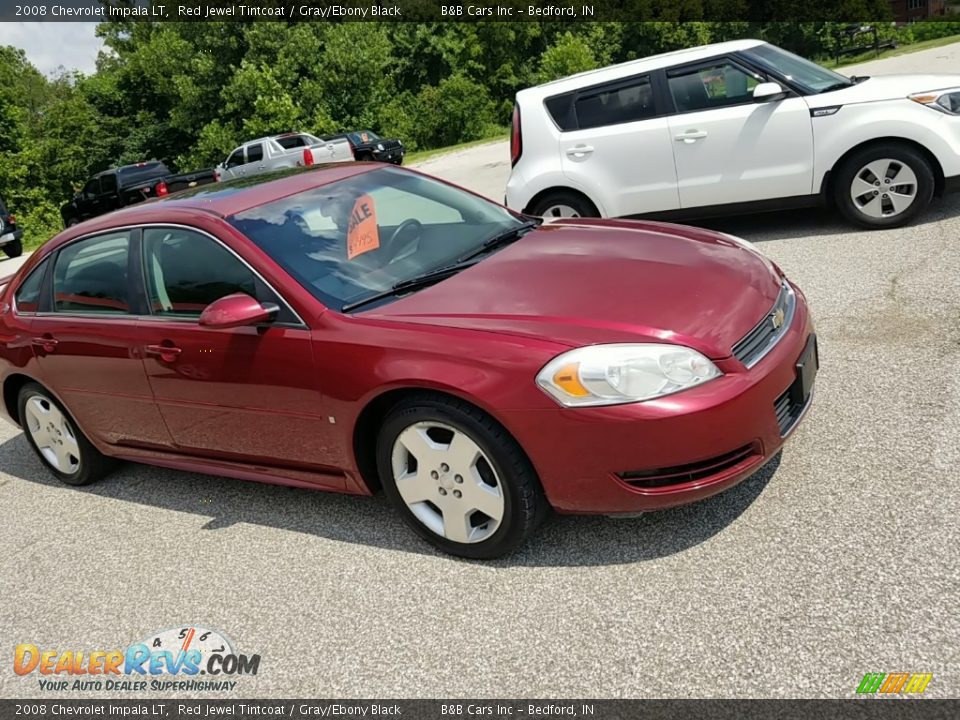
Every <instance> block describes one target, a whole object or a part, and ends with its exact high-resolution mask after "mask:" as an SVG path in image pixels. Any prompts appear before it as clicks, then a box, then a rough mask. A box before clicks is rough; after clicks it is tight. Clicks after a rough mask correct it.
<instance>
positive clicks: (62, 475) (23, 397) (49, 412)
mask: <svg viewBox="0 0 960 720" xmlns="http://www.w3.org/2000/svg"><path fill="white" fill-rule="evenodd" d="M17 406H18V408H19V413H20V425H21V426H22V427H23V430H24V433H25V434H26V436H27V440H28V441H29V442H30V447H32V448H33V450H34V452H35V453H36V454H37V456H38V457H39V458H40V460H41V461H43V464H44V465H46V466H47V468H48V469H49V470H50V471H51V472H52V473H53V474H54V475H56V476H57V478H59V479H60V480H62V481H63V482H65V483H66V484H67V485H89V484H90V483H92V482H96V481H97V480H99V479H100V478H102V477H103V476H104V475H106V474H107V473H109V472H110V470H111V469H113V462H112V461H111V460H110V459H109V458H107V457H105V456H104V455H102V454H101V453H100V452H99V451H98V450H97V449H96V448H95V447H94V446H93V445H92V444H91V443H90V441H89V440H87V438H86V436H85V435H84V434H83V433H82V432H80V429H79V428H78V427H77V425H76V423H75V422H74V421H73V419H72V418H71V417H70V415H69V413H67V411H66V410H65V409H64V408H63V406H62V405H60V403H58V402H57V401H56V400H54V399H53V397H52V396H51V395H50V393H49V392H48V391H47V390H46V388H44V387H43V386H42V385H39V384H37V383H27V384H26V385H24V386H23V388H21V390H20V394H19V395H18V397H17Z"/></svg>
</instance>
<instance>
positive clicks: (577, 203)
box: [528, 190, 600, 219]
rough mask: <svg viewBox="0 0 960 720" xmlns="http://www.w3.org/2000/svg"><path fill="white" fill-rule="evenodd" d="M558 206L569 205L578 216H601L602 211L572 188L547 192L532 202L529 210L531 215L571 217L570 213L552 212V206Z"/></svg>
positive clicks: (554, 207)
mask: <svg viewBox="0 0 960 720" xmlns="http://www.w3.org/2000/svg"><path fill="white" fill-rule="evenodd" d="M558 207H567V208H570V209H572V210H573V212H574V213H576V215H575V216H576V217H590V218H593V217H600V212H599V211H598V210H597V208H596V206H595V205H594V204H593V203H592V202H590V201H589V200H588V199H587V198H585V197H584V196H583V195H581V194H579V193H576V192H573V191H572V190H558V191H556V192H551V193H547V194H546V195H544V196H543V197H541V198H539V199H537V200H536V201H535V202H533V203H531V204H530V207H529V209H528V212H529V213H530V214H531V215H536V216H538V217H544V218H548V219H549V218H560V217H571V216H570V215H562V214H559V213H558V212H555V211H554V212H551V208H553V209H556V208H558Z"/></svg>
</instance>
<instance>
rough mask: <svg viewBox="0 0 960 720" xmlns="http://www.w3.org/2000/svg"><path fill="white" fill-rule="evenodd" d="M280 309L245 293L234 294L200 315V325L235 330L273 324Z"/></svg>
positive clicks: (205, 309) (215, 302) (213, 303)
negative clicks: (268, 323)
mask: <svg viewBox="0 0 960 720" xmlns="http://www.w3.org/2000/svg"><path fill="white" fill-rule="evenodd" d="M279 309H280V308H278V307H277V306H276V305H274V304H273V303H260V302H257V301H256V300H255V299H253V298H252V297H250V296H249V295H247V294H245V293H234V294H233V295H227V296H226V297H222V298H220V299H219V300H214V301H213V302H212V303H210V304H209V305H207V306H206V307H205V308H204V309H203V312H202V313H200V320H199V322H200V325H201V326H202V327H208V328H217V329H225V328H235V327H244V326H247V325H259V324H260V323H265V322H271V321H272V320H273V319H274V318H275V317H276V316H277V312H278V311H279Z"/></svg>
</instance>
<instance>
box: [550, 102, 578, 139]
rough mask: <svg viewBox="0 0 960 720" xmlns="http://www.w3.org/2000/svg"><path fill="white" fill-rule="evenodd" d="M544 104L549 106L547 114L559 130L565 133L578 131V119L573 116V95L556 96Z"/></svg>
mask: <svg viewBox="0 0 960 720" xmlns="http://www.w3.org/2000/svg"><path fill="white" fill-rule="evenodd" d="M543 104H544V105H546V106H547V112H549V113H550V117H552V118H553V121H554V122H555V123H556V124H557V127H558V128H560V129H561V130H563V131H568V130H576V129H577V118H576V116H575V115H574V114H573V93H564V94H563V95H554V96H553V97H551V98H547V99H546V100H545V101H544V103H543Z"/></svg>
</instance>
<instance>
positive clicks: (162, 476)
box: [0, 433, 780, 567]
mask: <svg viewBox="0 0 960 720" xmlns="http://www.w3.org/2000/svg"><path fill="white" fill-rule="evenodd" d="M779 465H780V456H777V457H775V458H774V459H773V460H771V461H770V462H769V463H768V464H767V465H766V466H765V467H764V468H762V469H761V470H760V471H759V472H757V473H755V474H754V475H753V476H752V477H750V478H748V479H747V480H745V481H744V482H742V483H740V484H739V485H737V486H736V487H733V488H731V489H729V490H727V491H726V492H724V493H722V494H720V495H717V496H714V497H712V498H709V499H707V500H703V501H701V502H698V503H695V504H693V505H688V506H684V507H681V508H675V509H672V510H665V511H660V512H655V513H649V514H646V515H642V516H639V517H633V518H622V519H617V518H608V517H588V516H558V515H555V516H553V517H551V518H549V519H548V520H547V522H546V523H545V524H544V526H543V527H541V528H540V530H539V532H537V533H536V534H535V535H534V536H533V537H532V538H531V539H530V540H529V541H528V542H527V544H526V545H524V546H523V547H522V548H520V549H519V550H518V551H517V552H515V553H514V554H512V555H510V556H508V557H506V558H503V559H500V560H497V561H494V562H493V563H492V564H493V565H494V566H501V567H509V566H529V567H554V566H557V567H561V566H595V565H616V564H622V563H633V562H641V561H645V560H654V559H656V558H661V557H664V556H667V555H673V554H675V553H679V552H683V551H684V550H687V549H689V548H691V547H694V546H696V545H699V544H700V543H703V542H705V541H707V540H709V539H710V538H711V537H713V536H714V535H716V534H717V533H719V532H720V531H722V530H723V529H724V528H725V527H727V526H728V525H730V524H731V523H732V522H733V521H734V520H736V519H737V518H738V517H739V516H740V515H741V514H742V513H743V512H744V511H745V510H746V509H747V508H748V507H749V506H750V504H751V503H752V502H753V501H754V500H755V499H756V498H757V496H758V495H759V494H760V493H761V492H762V491H763V489H764V487H766V485H767V483H768V482H769V481H770V479H771V478H772V477H773V475H774V474H775V473H776V471H777V468H778V467H779ZM0 468H3V471H4V472H5V473H7V474H8V475H12V476H14V477H16V478H20V479H23V480H26V481H29V482H31V483H37V484H39V485H46V486H49V487H50V488H55V489H57V490H59V491H62V492H64V493H74V492H76V493H87V494H90V495H94V496H97V497H103V498H110V499H113V500H121V501H125V502H132V503H137V504H140V505H148V506H152V507H157V508H160V509H163V510H172V511H175V512H184V513H192V514H195V515H198V516H200V517H205V518H208V520H207V521H206V522H205V523H204V524H203V526H202V529H203V530H206V531H210V532H215V531H217V530H220V529H223V528H228V527H232V526H234V525H237V524H240V523H247V524H255V525H261V526H264V527H270V528H277V529H281V530H288V531H293V532H300V533H307V534H310V535H315V536H317V537H323V538H328V539H331V540H336V541H339V542H348V543H355V544H362V545H367V546H372V547H380V548H384V549H388V550H394V551H401V552H412V553H418V554H422V555H432V556H439V557H447V556H445V555H441V554H440V553H438V552H437V551H435V550H433V548H431V547H430V546H429V545H427V543H425V542H424V541H422V540H421V539H420V538H419V537H417V536H416V535H414V534H413V532H412V531H410V530H409V528H407V527H406V526H405V525H404V523H403V521H402V519H401V518H400V517H399V516H398V515H397V513H395V512H394V511H393V509H392V508H391V507H390V504H389V503H388V501H387V500H386V498H385V497H384V496H383V494H380V495H377V496H375V497H372V498H370V497H356V496H348V495H338V494H333V493H326V492H317V491H313V490H301V489H296V488H288V487H281V486H276V485H265V484H261V483H256V482H245V481H242V480H233V479H231V478H223V477H217V476H210V475H199V474H195V473H187V472H179V471H175V470H167V469H162V468H155V467H148V466H145V465H137V464H133V463H125V464H122V465H121V466H120V467H119V468H118V469H117V470H116V471H115V472H114V473H112V474H111V475H110V476H108V477H107V478H105V479H104V480H101V481H100V482H98V483H95V484H93V485H89V486H85V487H79V488H73V487H68V486H66V485H64V484H62V483H61V482H59V481H58V480H57V479H56V478H54V477H53V476H52V475H51V474H50V473H49V472H47V470H46V469H45V468H44V467H43V466H42V465H41V463H40V461H39V459H37V458H36V456H35V455H34V454H33V452H32V450H31V449H30V447H29V446H28V444H27V440H26V438H25V437H24V435H23V434H22V433H21V434H19V435H17V436H16V437H14V438H12V439H11V440H8V441H7V442H5V443H3V444H2V445H0ZM7 482H10V481H9V480H8V481H7ZM104 522H105V523H106V522H109V521H108V520H107V519H106V516H105V519H104ZM450 559H451V561H452V562H458V561H457V560H455V559H453V558H450Z"/></svg>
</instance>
